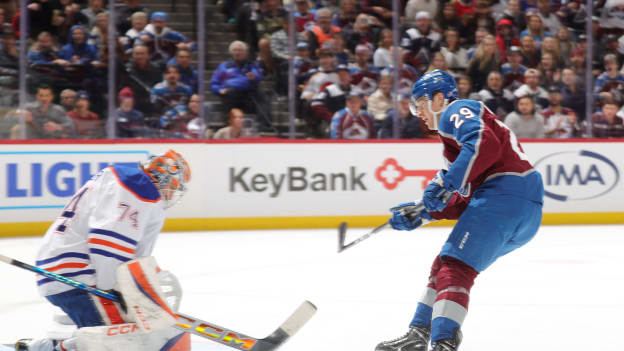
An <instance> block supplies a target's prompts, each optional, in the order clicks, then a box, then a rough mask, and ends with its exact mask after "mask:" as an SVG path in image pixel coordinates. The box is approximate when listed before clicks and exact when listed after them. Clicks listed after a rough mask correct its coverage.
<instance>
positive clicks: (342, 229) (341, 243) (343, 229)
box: [338, 222, 390, 253]
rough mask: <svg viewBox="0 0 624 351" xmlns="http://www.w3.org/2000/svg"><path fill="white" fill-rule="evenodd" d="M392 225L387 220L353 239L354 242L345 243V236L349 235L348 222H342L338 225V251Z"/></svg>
mask: <svg viewBox="0 0 624 351" xmlns="http://www.w3.org/2000/svg"><path fill="white" fill-rule="evenodd" d="M389 225H390V223H389V222H385V223H384V224H382V225H380V226H378V227H377V228H375V229H373V230H371V231H370V232H368V233H366V234H364V235H362V236H361V237H359V238H357V239H355V240H353V241H352V242H350V243H348V244H345V238H346V235H347V222H342V223H340V226H339V227H338V253H341V252H342V251H344V250H346V249H348V248H350V247H351V246H353V245H355V244H357V243H359V242H360V241H363V240H366V239H368V238H370V237H371V236H373V235H374V234H377V233H379V232H380V231H382V230H384V229H386V228H387V227H388V226H389Z"/></svg>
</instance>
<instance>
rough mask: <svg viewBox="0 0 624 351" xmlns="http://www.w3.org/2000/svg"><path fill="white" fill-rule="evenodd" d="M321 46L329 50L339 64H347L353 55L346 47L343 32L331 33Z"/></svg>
mask: <svg viewBox="0 0 624 351" xmlns="http://www.w3.org/2000/svg"><path fill="white" fill-rule="evenodd" d="M321 48H322V49H327V50H329V51H331V53H332V54H333V55H334V57H335V58H336V63H337V64H339V65H348V64H349V62H350V61H351V58H352V56H353V55H351V53H350V52H349V49H347V48H346V41H345V38H344V32H335V33H333V34H332V36H331V39H329V40H325V42H324V43H323V45H321Z"/></svg>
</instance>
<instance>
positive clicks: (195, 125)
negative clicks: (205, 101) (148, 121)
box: [160, 94, 206, 139]
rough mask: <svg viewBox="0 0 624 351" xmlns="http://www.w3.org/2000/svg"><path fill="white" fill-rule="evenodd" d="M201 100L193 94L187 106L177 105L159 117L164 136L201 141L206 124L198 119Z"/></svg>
mask: <svg viewBox="0 0 624 351" xmlns="http://www.w3.org/2000/svg"><path fill="white" fill-rule="evenodd" d="M200 106H201V99H200V97H199V95H197V94H193V95H191V97H190V98H189V100H188V103H187V104H180V105H177V106H175V107H173V108H171V109H169V110H167V112H165V114H164V115H163V116H161V117H160V128H161V129H162V130H163V131H164V136H166V137H168V138H181V139H203V138H204V133H205V131H206V122H205V121H204V120H203V119H201V117H200V111H199V109H200Z"/></svg>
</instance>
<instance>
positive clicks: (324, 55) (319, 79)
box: [301, 49, 338, 101]
mask: <svg viewBox="0 0 624 351" xmlns="http://www.w3.org/2000/svg"><path fill="white" fill-rule="evenodd" d="M335 67H336V59H335V58H334V55H333V54H332V52H331V51H329V50H325V49H322V50H320V51H319V54H318V68H317V69H316V71H315V72H314V73H312V75H311V76H310V78H309V79H308V80H307V82H306V83H305V85H304V87H303V91H302V93H301V98H302V99H303V100H306V101H311V100H312V99H313V98H314V96H316V94H318V93H319V92H320V91H321V88H323V87H324V86H326V85H329V84H331V83H337V82H338V74H336V72H335V71H334V69H335Z"/></svg>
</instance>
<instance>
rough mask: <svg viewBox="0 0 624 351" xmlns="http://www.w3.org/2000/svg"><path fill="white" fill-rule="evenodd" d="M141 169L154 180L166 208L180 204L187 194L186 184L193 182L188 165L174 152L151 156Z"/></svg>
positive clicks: (142, 163) (142, 164)
mask: <svg viewBox="0 0 624 351" xmlns="http://www.w3.org/2000/svg"><path fill="white" fill-rule="evenodd" d="M141 169H142V170H143V172H145V174H147V175H148V176H149V177H150V178H151V179H152V182H153V183H154V185H155V186H156V188H157V189H158V192H160V196H161V197H162V200H163V202H164V207H165V208H169V207H171V206H173V205H175V204H177V203H178V202H180V199H181V198H182V196H183V195H184V193H185V192H186V183H188V182H189V181H190V180H191V169H190V168H189V165H188V163H187V162H186V160H185V159H184V158H183V157H182V156H181V155H180V154H178V153H177V152H175V151H173V150H169V151H167V152H165V153H164V154H162V155H152V156H150V158H149V159H148V160H147V161H145V162H141Z"/></svg>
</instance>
